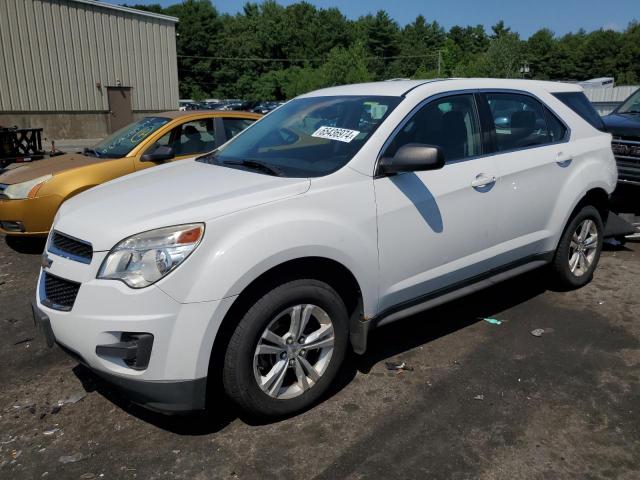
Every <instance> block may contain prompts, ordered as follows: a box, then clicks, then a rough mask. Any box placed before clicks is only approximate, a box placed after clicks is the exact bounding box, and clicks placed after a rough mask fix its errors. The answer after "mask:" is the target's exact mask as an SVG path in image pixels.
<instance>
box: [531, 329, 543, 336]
mask: <svg viewBox="0 0 640 480" xmlns="http://www.w3.org/2000/svg"><path fill="white" fill-rule="evenodd" d="M543 333H544V328H536V329H535V330H531V335H533V336H534V337H541V336H542V334H543Z"/></svg>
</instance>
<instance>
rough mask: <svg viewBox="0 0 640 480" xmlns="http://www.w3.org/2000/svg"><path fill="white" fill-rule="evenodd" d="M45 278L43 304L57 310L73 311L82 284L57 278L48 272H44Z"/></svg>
mask: <svg viewBox="0 0 640 480" xmlns="http://www.w3.org/2000/svg"><path fill="white" fill-rule="evenodd" d="M43 276H44V292H41V294H42V303H43V304H44V305H46V306H47V307H50V308H54V309H56V310H65V311H68V310H71V309H72V308H73V304H74V303H75V301H76V297H77V296H78V290H80V284H79V283H76V282H72V281H70V280H65V279H64V278H60V277H56V276H55V275H51V274H50V273H47V272H44V273H43Z"/></svg>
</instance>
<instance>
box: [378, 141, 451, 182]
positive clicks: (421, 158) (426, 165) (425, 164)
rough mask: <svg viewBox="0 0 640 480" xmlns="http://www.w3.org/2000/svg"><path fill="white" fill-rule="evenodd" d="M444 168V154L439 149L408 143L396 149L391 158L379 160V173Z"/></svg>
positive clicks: (432, 146)
mask: <svg viewBox="0 0 640 480" xmlns="http://www.w3.org/2000/svg"><path fill="white" fill-rule="evenodd" d="M442 167H444V153H443V152H442V149H441V148H440V147H437V146H435V145H425V144H422V143H408V144H406V145H403V146H402V147H400V148H399V149H398V151H397V152H396V154H395V155H394V156H393V157H392V158H388V157H386V158H385V157H383V158H381V159H380V171H381V173H386V174H394V173H399V172H417V171H423V170H438V169H440V168H442Z"/></svg>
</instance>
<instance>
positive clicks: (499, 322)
mask: <svg viewBox="0 0 640 480" xmlns="http://www.w3.org/2000/svg"><path fill="white" fill-rule="evenodd" d="M482 320H484V321H485V322H487V323H490V324H491V325H502V320H498V319H497V318H483V319H482Z"/></svg>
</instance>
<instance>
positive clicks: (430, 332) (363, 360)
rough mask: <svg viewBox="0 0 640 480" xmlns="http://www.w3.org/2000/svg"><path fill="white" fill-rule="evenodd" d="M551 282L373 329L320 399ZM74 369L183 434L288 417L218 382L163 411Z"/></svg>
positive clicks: (532, 277) (515, 282)
mask: <svg viewBox="0 0 640 480" xmlns="http://www.w3.org/2000/svg"><path fill="white" fill-rule="evenodd" d="M548 284H549V282H548V279H547V274H546V271H545V270H544V269H541V270H537V271H533V272H529V273H527V274H524V275H522V276H521V277H518V278H515V279H512V280H509V281H506V282H503V283H500V284H497V285H496V286H493V287H491V288H488V289H486V290H483V291H480V292H478V293H475V294H473V295H469V296H467V297H464V298H462V299H460V300H458V301H454V302H452V303H450V304H446V305H443V306H440V307H436V308H433V309H431V310H429V311H427V312H424V313H420V314H417V315H414V316H412V317H409V318H407V319H403V320H401V321H399V322H396V323H393V324H391V325H386V326H384V327H381V328H380V329H378V330H374V331H372V332H371V335H370V340H369V346H368V349H367V352H366V353H365V354H364V355H356V354H354V353H353V352H350V353H349V354H348V355H347V358H346V359H345V362H344V364H343V367H342V368H341V369H340V371H339V373H338V376H337V378H336V380H335V381H334V382H333V383H332V386H331V387H330V389H329V390H328V391H327V392H326V393H325V395H323V397H322V398H321V399H320V400H319V401H318V402H317V403H316V405H317V404H318V403H322V402H325V401H327V400H329V399H330V398H331V397H333V396H334V395H336V394H337V393H339V392H340V391H341V390H342V389H343V388H345V387H346V386H347V385H349V383H351V381H352V380H353V379H354V377H355V376H356V375H357V374H358V372H360V373H362V374H368V373H369V372H370V371H371V369H372V368H373V366H374V365H376V364H377V363H379V362H381V361H384V360H388V359H392V358H393V357H396V356H398V355H401V354H402V353H404V352H407V351H409V350H411V349H413V348H416V347H418V346H421V345H425V344H428V343H429V342H432V341H434V340H436V339H438V338H441V337H443V336H445V335H449V334H451V333H454V332H456V331H458V330H461V329H463V328H465V327H468V326H469V325H472V324H474V323H476V322H478V321H481V320H482V319H483V318H487V317H492V316H494V315H496V314H498V313H500V312H502V311H504V310H507V309H509V308H511V307H513V306H515V305H518V304H520V303H523V302H526V301H527V300H530V299H532V298H534V297H536V296H538V295H540V294H541V293H543V292H545V291H546V290H547V287H548ZM74 373H75V374H76V376H77V377H78V379H79V380H80V381H81V382H82V384H83V386H84V388H85V390H87V391H97V392H98V393H99V394H101V395H102V396H104V397H105V398H106V399H107V400H109V401H110V402H111V403H113V404H114V405H115V406H117V407H119V408H121V409H123V410H124V411H126V412H127V413H129V414H130V415H132V416H134V417H136V418H138V419H140V420H142V421H144V422H148V423H151V424H152V425H154V426H156V427H158V428H161V429H163V430H167V431H170V432H173V433H176V434H179V435H186V436H198V435H208V434H212V433H216V432H219V431H221V430H223V429H224V428H225V427H227V426H228V425H229V424H230V423H231V422H233V421H234V420H236V419H240V420H241V421H243V422H245V423H247V424H249V425H264V424H268V423H275V422H278V421H282V420H286V418H280V419H278V420H271V421H264V420H261V419H256V418H253V417H250V416H247V415H245V414H244V413H243V412H241V411H239V410H238V409H237V408H236V407H235V406H234V405H233V404H232V403H231V402H230V401H229V400H228V399H227V398H226V397H225V395H224V394H223V393H222V391H221V389H220V386H219V382H214V383H215V384H216V385H215V386H214V387H213V388H212V389H211V390H210V392H209V399H208V403H209V405H210V406H209V408H208V409H207V411H206V412H203V413H195V414H188V415H163V414H160V413H156V412H153V411H150V410H147V409H145V408H142V407H140V406H137V405H135V404H132V403H131V402H129V401H128V400H127V399H125V398H124V397H122V396H120V395H119V393H118V392H117V391H116V390H114V389H113V388H112V387H111V386H110V385H109V384H108V383H107V382H105V381H103V380H102V379H101V378H99V377H98V376H96V375H95V374H93V373H92V372H91V371H90V370H89V369H87V368H86V367H84V366H82V365H78V366H77V367H75V368H74ZM310 408H315V406H312V407H310ZM298 415H300V414H298Z"/></svg>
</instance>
